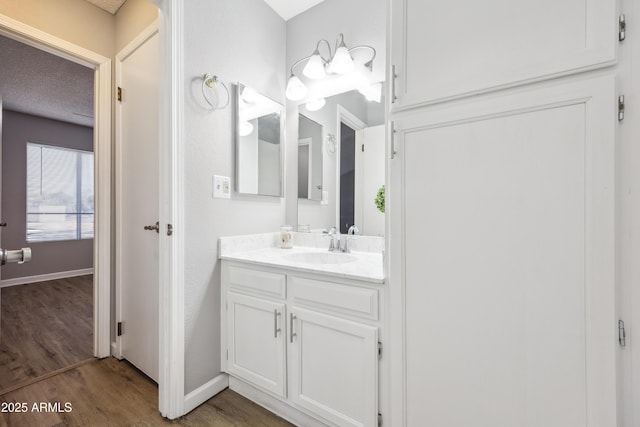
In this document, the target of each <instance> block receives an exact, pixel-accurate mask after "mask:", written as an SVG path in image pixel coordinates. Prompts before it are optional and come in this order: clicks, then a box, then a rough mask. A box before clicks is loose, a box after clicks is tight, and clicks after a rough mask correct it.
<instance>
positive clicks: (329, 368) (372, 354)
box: [289, 307, 378, 427]
mask: <svg viewBox="0 0 640 427" xmlns="http://www.w3.org/2000/svg"><path fill="white" fill-rule="evenodd" d="M290 321H291V325H292V329H291V331H290V341H291V344H290V346H291V347H290V348H291V353H290V355H291V359H290V363H289V397H290V399H291V401H292V402H294V403H295V404H296V405H299V406H301V407H303V408H305V409H307V410H309V411H311V412H313V413H315V414H317V415H319V416H321V417H323V418H324V419H326V420H327V421H330V422H331V424H332V425H337V426H349V427H355V426H363V427H374V426H377V425H378V329H377V328H375V327H373V326H369V325H364V324H361V323H356V322H352V321H350V320H344V319H339V318H337V317H334V316H328V315H325V314H321V313H317V312H315V311H310V310H304V309H301V308H297V307H294V308H293V309H292V312H291V313H290Z"/></svg>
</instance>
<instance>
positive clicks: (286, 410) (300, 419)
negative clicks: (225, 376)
mask: <svg viewBox="0 0 640 427" xmlns="http://www.w3.org/2000/svg"><path fill="white" fill-rule="evenodd" d="M229 388H230V389H231V390H233V391H235V392H236V393H238V394H240V395H242V396H244V397H246V398H247V399H249V400H250V401H252V402H254V403H256V404H258V405H260V406H262V407H263V408H265V409H267V410H269V411H271V412H273V413H274V414H276V415H277V416H279V417H281V418H284V419H285V420H287V421H289V422H290V423H292V424H294V425H297V426H305V427H326V426H327V425H328V424H329V422H328V421H327V422H326V423H323V422H321V421H318V420H317V419H315V418H313V417H311V416H310V415H307V414H306V413H304V412H302V411H300V410H298V409H297V408H294V407H293V406H291V405H290V404H288V403H285V402H282V401H281V400H279V399H278V398H276V397H273V396H271V395H270V394H267V393H265V392H263V391H261V390H258V389H257V388H255V387H253V386H251V385H250V384H247V383H246V382H244V381H242V380H240V379H238V378H236V377H232V376H230V377H229Z"/></svg>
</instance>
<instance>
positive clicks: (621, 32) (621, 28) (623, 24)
mask: <svg viewBox="0 0 640 427" xmlns="http://www.w3.org/2000/svg"><path fill="white" fill-rule="evenodd" d="M626 38H627V19H626V17H625V16H624V13H623V14H622V15H620V16H619V17H618V41H624V39H626Z"/></svg>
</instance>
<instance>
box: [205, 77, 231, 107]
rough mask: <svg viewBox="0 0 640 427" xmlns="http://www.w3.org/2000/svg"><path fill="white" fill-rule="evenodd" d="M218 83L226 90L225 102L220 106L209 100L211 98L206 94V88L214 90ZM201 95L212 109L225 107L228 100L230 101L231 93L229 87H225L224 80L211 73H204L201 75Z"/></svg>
mask: <svg viewBox="0 0 640 427" xmlns="http://www.w3.org/2000/svg"><path fill="white" fill-rule="evenodd" d="M218 85H221V86H222V87H223V88H224V90H225V92H227V102H225V104H224V105H223V106H222V107H219V106H217V105H216V104H217V103H216V104H214V103H213V102H211V100H210V99H209V97H208V96H207V92H208V91H207V89H212V90H215V89H217V87H218ZM202 96H203V97H204V100H205V101H207V104H209V105H210V106H211V109H212V111H215V110H222V109H224V108H227V106H228V105H229V101H231V95H230V94H229V88H228V87H227V85H225V84H224V82H223V81H222V80H220V79H219V78H218V76H214V75H213V74H209V73H207V74H205V75H204V76H203V77H202Z"/></svg>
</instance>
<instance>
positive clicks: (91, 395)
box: [0, 358, 292, 427]
mask: <svg viewBox="0 0 640 427" xmlns="http://www.w3.org/2000/svg"><path fill="white" fill-rule="evenodd" d="M157 401H158V388H157V386H156V385H155V384H154V383H153V382H151V381H150V380H148V379H147V378H146V377H144V376H142V375H141V374H140V373H139V372H137V371H136V369H135V368H133V367H132V366H131V365H129V364H128V363H127V362H119V361H117V360H116V359H113V358H107V359H103V360H92V361H90V362H88V363H85V364H83V365H81V366H78V367H76V368H74V369H72V370H69V371H67V372H64V373H61V374H59V375H56V376H54V377H51V378H48V379H45V380H43V381H40V382H38V383H35V384H32V385H29V386H26V387H24V388H21V389H19V390H16V391H13V392H10V393H7V394H5V395H3V396H0V427H5V426H38V427H49V426H164V425H174V426H238V427H241V426H247V427H249V426H251V427H277V426H291V425H292V424H290V423H288V422H287V421H285V420H283V419H282V418H279V417H278V416H276V415H274V414H272V413H270V412H269V411H267V410H266V409H264V408H262V407H260V406H258V405H256V404H254V403H253V402H250V401H249V400H247V399H245V398H244V397H242V396H240V395H238V394H237V393H235V392H233V391H231V390H228V389H227V390H225V391H223V392H222V393H220V394H218V395H217V396H215V397H213V398H211V399H210V400H208V401H207V402H205V403H204V404H203V405H201V406H199V407H198V408H196V409H195V410H193V411H192V412H190V413H189V414H187V415H186V416H184V417H182V418H180V419H178V420H174V421H169V420H167V419H165V418H162V417H161V416H160V413H159V412H158V405H157ZM10 403H20V404H21V403H25V404H26V408H27V412H25V413H7V412H5V413H2V412H1V410H2V407H1V406H7V409H8V405H9V404H10ZM34 403H35V404H36V408H40V406H39V405H40V404H41V403H45V404H48V403H50V404H52V405H53V407H52V408H50V409H55V410H56V411H54V412H38V411H34V410H33V409H34V406H33V405H34ZM56 403H57V404H58V405H59V406H58V407H55V405H56ZM65 405H66V406H65ZM58 409H60V410H59V411H58ZM65 409H67V410H69V409H70V410H69V411H68V412H64V411H65Z"/></svg>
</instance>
